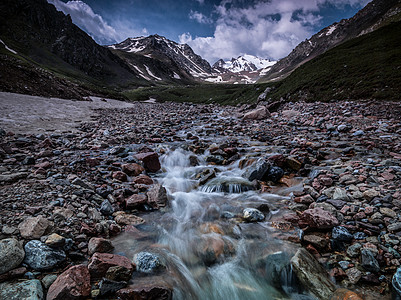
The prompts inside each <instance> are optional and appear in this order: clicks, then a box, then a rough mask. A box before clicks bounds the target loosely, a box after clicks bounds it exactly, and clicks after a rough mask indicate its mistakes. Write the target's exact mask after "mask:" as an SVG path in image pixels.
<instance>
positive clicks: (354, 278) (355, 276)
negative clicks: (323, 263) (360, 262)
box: [345, 267, 362, 284]
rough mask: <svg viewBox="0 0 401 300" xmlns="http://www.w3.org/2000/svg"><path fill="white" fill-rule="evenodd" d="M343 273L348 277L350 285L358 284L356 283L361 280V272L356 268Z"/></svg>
mask: <svg viewBox="0 0 401 300" xmlns="http://www.w3.org/2000/svg"><path fill="white" fill-rule="evenodd" d="M345 273H346V274H347V276H348V280H349V281H350V282H351V283H352V284H356V283H358V281H359V280H360V279H361V277H362V272H361V271H359V270H358V269H357V268H355V267H353V268H349V269H347V270H346V271H345Z"/></svg>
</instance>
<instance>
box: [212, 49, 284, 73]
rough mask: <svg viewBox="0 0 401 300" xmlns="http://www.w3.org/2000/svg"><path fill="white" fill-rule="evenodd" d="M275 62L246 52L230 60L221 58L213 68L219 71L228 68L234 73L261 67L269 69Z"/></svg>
mask: <svg viewBox="0 0 401 300" xmlns="http://www.w3.org/2000/svg"><path fill="white" fill-rule="evenodd" d="M275 63H276V62H275V61H270V60H268V59H263V58H259V57H256V56H253V55H249V54H245V55H241V56H238V57H237V58H232V59H231V60H228V61H224V60H222V59H220V60H218V61H217V62H216V63H215V64H214V65H213V68H214V69H215V70H217V71H219V72H224V71H225V70H228V71H230V72H233V73H240V72H243V71H247V72H252V71H256V70H260V69H267V68H270V67H271V66H273V65H274V64H275Z"/></svg>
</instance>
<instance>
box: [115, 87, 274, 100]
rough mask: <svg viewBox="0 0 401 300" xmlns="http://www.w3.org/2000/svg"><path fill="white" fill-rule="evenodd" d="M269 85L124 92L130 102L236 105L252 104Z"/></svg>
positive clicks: (163, 88)
mask: <svg viewBox="0 0 401 300" xmlns="http://www.w3.org/2000/svg"><path fill="white" fill-rule="evenodd" d="M268 85H269V84H255V85H239V84H238V85H233V84H199V85H187V86H182V87H177V86H157V87H148V88H140V89H136V90H131V91H127V92H124V93H123V94H124V96H126V97H127V98H128V99H130V100H134V101H144V100H148V99H149V98H154V99H157V100H158V101H175V102H193V103H219V104H230V105H236V104H241V103H254V102H256V100H257V98H258V96H259V95H260V94H261V93H262V92H263V91H264V89H265V88H266V87H267V86H268Z"/></svg>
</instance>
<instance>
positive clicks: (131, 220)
mask: <svg viewBox="0 0 401 300" xmlns="http://www.w3.org/2000/svg"><path fill="white" fill-rule="evenodd" d="M113 216H114V221H116V223H117V224H119V225H138V224H142V223H145V220H144V219H142V218H140V217H137V216H135V215H132V214H129V213H126V212H123V211H118V212H116V213H114V214H113Z"/></svg>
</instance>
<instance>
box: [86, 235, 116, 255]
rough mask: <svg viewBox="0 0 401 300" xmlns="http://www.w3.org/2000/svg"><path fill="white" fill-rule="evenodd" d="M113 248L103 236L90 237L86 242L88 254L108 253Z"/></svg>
mask: <svg viewBox="0 0 401 300" xmlns="http://www.w3.org/2000/svg"><path fill="white" fill-rule="evenodd" d="M113 249H114V247H113V245H112V244H111V241H110V240H108V239H104V238H95V237H94V238H91V239H90V240H89V243H88V254H89V255H92V254H94V253H95V252H101V253H109V252H112V251H113Z"/></svg>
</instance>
